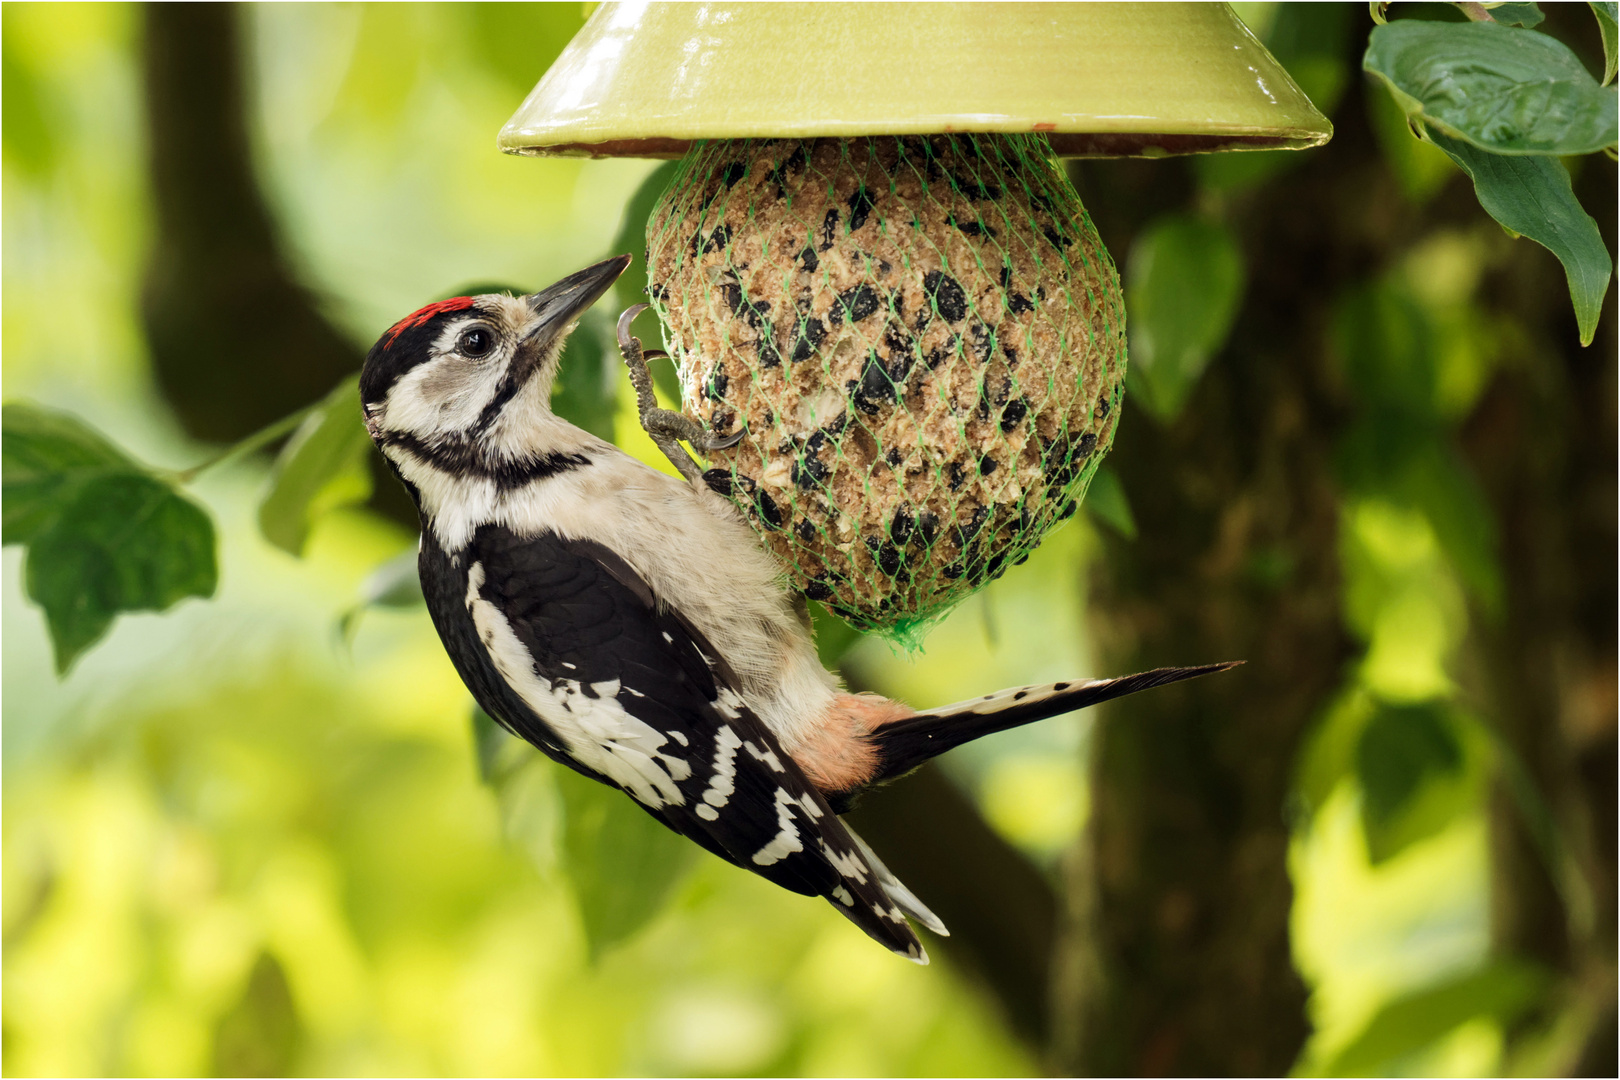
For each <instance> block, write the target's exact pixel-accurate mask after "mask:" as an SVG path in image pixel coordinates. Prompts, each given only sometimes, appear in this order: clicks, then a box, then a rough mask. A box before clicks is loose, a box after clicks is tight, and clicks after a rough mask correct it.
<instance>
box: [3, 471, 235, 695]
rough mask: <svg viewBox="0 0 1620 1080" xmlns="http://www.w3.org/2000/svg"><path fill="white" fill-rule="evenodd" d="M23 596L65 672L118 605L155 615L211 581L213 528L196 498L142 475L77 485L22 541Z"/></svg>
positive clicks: (209, 587) (209, 589)
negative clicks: (33, 606) (40, 612)
mask: <svg viewBox="0 0 1620 1080" xmlns="http://www.w3.org/2000/svg"><path fill="white" fill-rule="evenodd" d="M24 577H25V579H26V582H27V588H28V595H29V597H30V598H31V599H32V600H34V601H35V602H36V603H38V604H39V605H40V607H42V608H44V609H45V617H46V621H47V622H48V623H49V625H50V632H51V643H52V645H53V646H54V648H55V655H56V670H57V673H58V674H61V673H63V672H66V671H67V669H68V668H69V667H71V666H72V664H73V662H74V661H75V660H77V659H78V658H79V656H80V655H81V654H82V653H83V652H84V650H86V649H88V648H89V647H90V646H91V645H93V644H95V642H96V641H98V640H99V639H100V638H101V636H102V635H103V634H105V633H106V632H107V629H108V627H109V626H111V625H112V621H113V618H114V617H115V616H116V615H118V614H119V613H120V612H125V611H165V610H167V609H168V608H169V607H170V606H172V605H173V604H174V603H175V602H176V601H178V600H181V599H183V598H185V597H187V596H202V597H207V596H212V595H213V593H214V588H215V586H216V584H217V583H218V578H219V575H218V569H217V567H216V565H215V561H214V526H213V522H212V521H210V520H209V518H208V514H207V513H206V512H204V511H203V509H202V508H201V507H200V506H198V505H197V504H196V503H194V502H192V501H191V500H190V499H187V498H185V497H184V496H183V495H181V494H179V493H178V492H176V491H175V490H174V489H173V488H171V487H169V485H168V484H165V483H164V482H163V481H161V480H159V479H157V478H156V477H155V476H151V475H149V474H146V473H140V472H123V473H107V474H104V475H101V476H97V477H95V478H94V479H92V480H88V481H86V482H84V483H82V484H79V485H77V486H76V488H75V489H74V493H73V495H72V497H71V498H70V499H68V500H66V501H65V502H64V503H63V505H62V506H61V508H60V510H59V512H58V513H57V514H56V516H55V519H54V520H53V521H52V522H51V523H50V525H48V526H47V527H45V528H44V529H42V530H41V531H40V532H39V533H38V534H36V535H35V536H34V537H33V539H32V541H31V542H30V544H29V548H28V560H27V564H26V566H25V567H24Z"/></svg>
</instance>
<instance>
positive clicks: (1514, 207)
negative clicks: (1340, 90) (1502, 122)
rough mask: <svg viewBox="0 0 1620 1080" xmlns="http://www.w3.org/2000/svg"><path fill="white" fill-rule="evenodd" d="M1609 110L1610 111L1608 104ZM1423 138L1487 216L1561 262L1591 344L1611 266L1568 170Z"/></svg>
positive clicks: (1547, 161)
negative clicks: (1462, 178) (1444, 157)
mask: <svg viewBox="0 0 1620 1080" xmlns="http://www.w3.org/2000/svg"><path fill="white" fill-rule="evenodd" d="M1610 108H1611V110H1612V109H1613V108H1614V106H1613V104H1612V103H1611V105H1610ZM1427 137H1428V138H1429V139H1431V140H1433V142H1434V144H1435V145H1436V146H1438V147H1439V148H1440V149H1441V150H1444V151H1445V152H1446V154H1448V155H1449V156H1450V157H1451V160H1453V161H1455V162H1456V163H1457V165H1458V167H1459V168H1461V169H1462V171H1463V172H1465V173H1467V174H1468V177H1469V179H1471V180H1472V181H1473V182H1474V194H1475V196H1477V197H1478V199H1479V205H1480V206H1482V207H1484V209H1485V212H1486V213H1487V214H1490V215H1491V217H1493V218H1495V219H1496V220H1497V221H1498V222H1499V223H1501V225H1502V226H1503V227H1504V228H1506V229H1508V230H1509V231H1511V232H1514V233H1518V234H1520V235H1522V236H1528V237H1529V238H1530V239H1532V240H1534V241H1535V242H1536V243H1538V244H1540V245H1541V246H1542V247H1545V248H1546V249H1547V250H1548V251H1551V252H1552V253H1553V254H1554V255H1556V256H1557V257H1558V261H1559V262H1561V263H1563V264H1564V275H1565V277H1567V278H1568V280H1569V296H1570V300H1571V301H1572V302H1573V303H1574V305H1575V321H1576V322H1577V324H1579V326H1580V334H1581V344H1582V345H1590V344H1591V343H1592V336H1593V335H1594V334H1596V333H1597V322H1598V316H1599V315H1601V314H1602V312H1603V296H1604V294H1605V293H1607V292H1608V291H1609V278H1610V277H1611V276H1612V275H1613V270H1614V267H1613V263H1612V262H1611V260H1610V258H1609V252H1608V249H1607V248H1605V247H1604V246H1603V237H1602V235H1601V234H1599V232H1598V227H1597V222H1595V221H1593V220H1592V217H1591V215H1590V214H1588V213H1587V212H1586V211H1585V210H1582V209H1581V204H1580V203H1579V202H1577V201H1576V200H1575V192H1574V191H1573V190H1572V189H1571V188H1570V185H1569V170H1567V169H1565V168H1564V165H1563V163H1562V162H1560V161H1559V160H1558V159H1557V158H1552V157H1526V156H1518V157H1508V156H1504V155H1501V154H1491V153H1486V152H1485V151H1483V150H1480V149H1479V148H1477V147H1474V146H1470V145H1469V144H1468V143H1466V142H1463V141H1461V140H1460V139H1450V138H1447V137H1446V136H1445V135H1442V134H1441V133H1440V132H1438V131H1430V132H1428V133H1427Z"/></svg>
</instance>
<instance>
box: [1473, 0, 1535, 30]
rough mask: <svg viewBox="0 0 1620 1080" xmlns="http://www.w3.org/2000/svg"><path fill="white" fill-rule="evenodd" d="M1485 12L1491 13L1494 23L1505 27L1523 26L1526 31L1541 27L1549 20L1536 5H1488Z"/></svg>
mask: <svg viewBox="0 0 1620 1080" xmlns="http://www.w3.org/2000/svg"><path fill="white" fill-rule="evenodd" d="M1485 10H1486V11H1488V12H1490V15H1491V18H1492V19H1493V20H1494V21H1496V22H1499V23H1501V24H1502V25H1503V26H1522V27H1524V28H1525V29H1529V28H1530V27H1532V26H1540V25H1541V24H1542V22H1543V21H1545V19H1546V18H1547V16H1545V15H1543V14H1542V13H1541V8H1540V7H1539V6H1537V5H1536V4H1516V3H1502V4H1486V5H1485Z"/></svg>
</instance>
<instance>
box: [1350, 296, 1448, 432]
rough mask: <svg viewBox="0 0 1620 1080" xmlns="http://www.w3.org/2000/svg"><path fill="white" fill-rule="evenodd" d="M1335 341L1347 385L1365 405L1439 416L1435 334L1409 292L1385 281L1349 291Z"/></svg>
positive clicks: (1407, 412)
mask: <svg viewBox="0 0 1620 1080" xmlns="http://www.w3.org/2000/svg"><path fill="white" fill-rule="evenodd" d="M1332 341H1333V346H1334V351H1335V352H1336V353H1337V355H1338V358H1339V361H1340V363H1341V364H1342V365H1343V371H1344V377H1345V381H1346V382H1348V383H1349V384H1350V389H1351V390H1352V391H1353V392H1354V393H1355V396H1356V398H1357V400H1358V401H1359V402H1360V403H1361V404H1362V405H1364V406H1368V407H1369V408H1372V409H1375V410H1379V411H1383V412H1390V413H1397V414H1402V415H1408V416H1414V417H1429V416H1432V415H1434V413H1435V405H1436V401H1435V374H1436V367H1437V359H1438V355H1437V352H1436V349H1435V341H1434V332H1433V328H1432V327H1431V326H1430V323H1429V320H1428V318H1427V316H1426V315H1425V314H1424V311H1423V309H1422V307H1420V306H1419V305H1418V303H1417V301H1415V300H1414V299H1413V298H1412V297H1411V296H1410V295H1409V293H1408V291H1407V290H1406V289H1404V288H1402V287H1401V286H1400V285H1399V284H1397V283H1396V282H1393V281H1389V280H1383V279H1380V280H1377V281H1372V282H1369V283H1367V284H1365V285H1362V286H1360V287H1359V288H1355V289H1352V290H1350V291H1349V292H1347V293H1346V294H1345V295H1344V297H1343V298H1342V299H1341V300H1340V302H1339V304H1338V305H1337V307H1336V309H1335V311H1334V318H1333V336H1332Z"/></svg>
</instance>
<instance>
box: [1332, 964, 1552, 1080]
mask: <svg viewBox="0 0 1620 1080" xmlns="http://www.w3.org/2000/svg"><path fill="white" fill-rule="evenodd" d="M1548 985H1549V979H1548V977H1547V975H1546V973H1545V972H1543V971H1542V970H1541V969H1539V968H1536V967H1533V966H1531V965H1528V964H1525V963H1522V962H1517V961H1511V960H1497V961H1495V962H1493V963H1490V964H1488V965H1486V966H1485V967H1483V968H1480V969H1479V970H1477V971H1472V972H1469V973H1468V974H1466V975H1460V976H1458V977H1456V978H1454V979H1450V980H1448V981H1446V982H1443V983H1440V984H1438V985H1436V986H1429V987H1425V988H1424V989H1422V990H1417V991H1414V992H1413V993H1410V994H1407V995H1405V996H1404V997H1400V998H1397V999H1395V1000H1394V1001H1391V1002H1389V1003H1388V1004H1386V1005H1385V1006H1384V1007H1383V1008H1382V1009H1380V1010H1379V1011H1378V1012H1377V1014H1376V1015H1374V1016H1373V1018H1372V1020H1370V1021H1369V1022H1368V1023H1367V1026H1366V1027H1365V1028H1364V1029H1363V1030H1362V1032H1361V1034H1360V1035H1358V1036H1356V1038H1355V1039H1354V1040H1353V1041H1352V1042H1351V1043H1350V1045H1349V1046H1346V1047H1345V1048H1344V1049H1343V1050H1342V1051H1340V1052H1339V1056H1338V1057H1337V1058H1336V1059H1334V1061H1333V1063H1332V1064H1331V1065H1329V1066H1328V1067H1327V1069H1326V1071H1325V1075H1328V1076H1379V1075H1390V1074H1392V1073H1396V1074H1399V1075H1410V1074H1409V1073H1405V1072H1403V1071H1399V1070H1396V1069H1394V1068H1392V1067H1391V1066H1392V1064H1393V1063H1395V1062H1397V1061H1399V1060H1400V1059H1402V1058H1405V1057H1407V1056H1409V1055H1411V1054H1415V1053H1418V1052H1419V1051H1421V1050H1423V1049H1425V1048H1426V1047H1428V1046H1429V1045H1431V1044H1432V1043H1433V1042H1434V1041H1435V1040H1436V1039H1439V1038H1440V1037H1442V1036H1443V1035H1445V1034H1447V1033H1448V1032H1450V1031H1452V1030H1454V1029H1455V1028H1457V1027H1458V1026H1459V1025H1461V1024H1464V1023H1467V1022H1468V1021H1470V1020H1474V1019H1477V1018H1480V1017H1488V1018H1490V1019H1493V1020H1496V1021H1499V1022H1504V1023H1505V1022H1508V1021H1511V1020H1513V1019H1514V1018H1516V1017H1518V1016H1519V1015H1520V1014H1522V1013H1523V1012H1524V1011H1525V1010H1526V1009H1527V1008H1528V1007H1529V1006H1530V1005H1532V1004H1533V1003H1534V1002H1535V1001H1536V1000H1537V999H1538V998H1540V997H1541V995H1542V994H1544V993H1545V992H1546V991H1547V989H1548Z"/></svg>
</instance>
